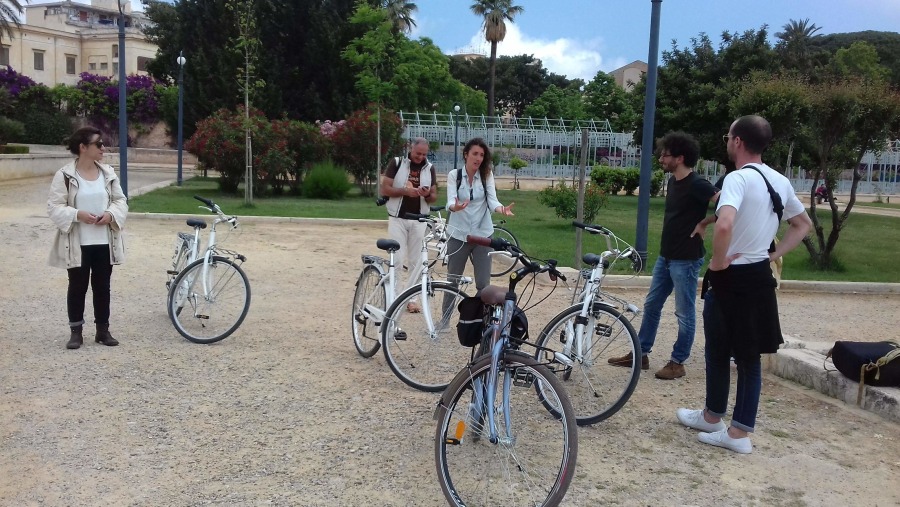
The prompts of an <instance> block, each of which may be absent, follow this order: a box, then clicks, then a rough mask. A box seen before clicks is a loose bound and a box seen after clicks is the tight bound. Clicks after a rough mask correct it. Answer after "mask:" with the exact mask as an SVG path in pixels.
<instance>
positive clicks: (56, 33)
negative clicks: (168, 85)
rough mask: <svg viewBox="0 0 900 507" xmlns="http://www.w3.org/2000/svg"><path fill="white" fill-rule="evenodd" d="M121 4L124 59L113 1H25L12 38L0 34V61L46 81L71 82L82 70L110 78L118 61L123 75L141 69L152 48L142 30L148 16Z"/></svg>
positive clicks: (151, 55)
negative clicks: (123, 69)
mask: <svg viewBox="0 0 900 507" xmlns="http://www.w3.org/2000/svg"><path fill="white" fill-rule="evenodd" d="M124 4H125V5H124V9H123V12H124V13H125V57H126V59H125V61H121V59H120V58H119V3H118V0H91V3H90V4H82V3H77V2H72V1H71V0H66V1H62V2H51V3H43V4H31V5H25V6H24V7H25V22H24V23H23V24H22V25H21V26H20V27H18V28H17V27H16V26H15V25H12V26H11V27H10V28H11V29H12V32H13V38H12V39H10V38H9V37H8V36H7V34H6V33H0V65H3V66H9V67H12V68H13V69H15V71H16V72H18V73H20V74H24V75H26V76H28V77H30V78H31V79H33V80H34V81H36V82H38V83H42V84H45V85H47V86H54V85H57V84H67V85H74V84H76V83H78V80H79V74H81V73H82V72H90V73H91V74H97V75H100V76H109V77H112V78H113V79H115V78H117V77H118V75H119V65H120V64H121V65H125V73H126V74H146V73H147V64H148V63H149V62H150V61H151V60H152V59H153V58H154V57H155V56H156V50H157V47H156V45H154V44H151V43H150V42H147V40H146V37H145V36H144V33H143V31H142V28H143V27H144V26H146V25H147V24H148V23H149V20H148V18H147V17H146V16H144V14H143V13H142V12H134V11H132V10H131V2H130V1H126V2H124Z"/></svg>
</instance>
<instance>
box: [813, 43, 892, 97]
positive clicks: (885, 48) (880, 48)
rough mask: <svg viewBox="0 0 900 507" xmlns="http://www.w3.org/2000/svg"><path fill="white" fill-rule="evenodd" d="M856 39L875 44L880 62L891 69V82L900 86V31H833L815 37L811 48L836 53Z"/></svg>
mask: <svg viewBox="0 0 900 507" xmlns="http://www.w3.org/2000/svg"><path fill="white" fill-rule="evenodd" d="M856 41H864V42H868V43H869V44H871V45H873V46H875V50H876V51H877V52H878V57H879V58H880V61H879V63H880V64H881V65H884V66H885V67H887V68H888V69H890V70H891V83H893V84H894V85H897V86H900V33H897V32H876V31H872V30H869V31H865V32H852V33H833V34H830V35H821V36H819V37H813V38H812V39H810V41H809V45H810V49H812V50H813V51H816V50H819V51H824V52H827V53H829V54H832V55H833V54H835V53H836V52H837V50H838V49H841V48H847V47H850V45H851V44H853V43H854V42H856Z"/></svg>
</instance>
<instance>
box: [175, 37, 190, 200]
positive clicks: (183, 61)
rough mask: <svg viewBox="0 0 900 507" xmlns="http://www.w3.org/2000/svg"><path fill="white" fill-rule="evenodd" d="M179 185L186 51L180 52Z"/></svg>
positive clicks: (179, 179)
mask: <svg viewBox="0 0 900 507" xmlns="http://www.w3.org/2000/svg"><path fill="white" fill-rule="evenodd" d="M175 61H176V62H178V186H179V187H180V186H181V163H182V161H181V147H182V139H183V138H184V137H183V132H184V64H185V62H187V60H186V59H185V58H184V51H179V52H178V58H177V59H176V60H175Z"/></svg>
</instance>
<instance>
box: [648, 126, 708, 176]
mask: <svg viewBox="0 0 900 507" xmlns="http://www.w3.org/2000/svg"><path fill="white" fill-rule="evenodd" d="M656 149H657V151H659V152H660V153H661V152H663V151H665V152H667V153H668V154H669V155H672V156H673V157H684V165H686V166H688V167H691V168H692V167H694V166H695V165H697V160H699V159H700V143H698V142H697V140H696V139H694V136H692V135H690V134H688V133H686V132H681V131H679V132H669V133H668V134H666V135H664V136H663V137H661V138H660V139H658V140H657V141H656Z"/></svg>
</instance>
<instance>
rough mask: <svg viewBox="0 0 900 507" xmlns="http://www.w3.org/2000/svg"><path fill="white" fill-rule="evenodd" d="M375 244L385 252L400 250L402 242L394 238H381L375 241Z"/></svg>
mask: <svg viewBox="0 0 900 507" xmlns="http://www.w3.org/2000/svg"><path fill="white" fill-rule="evenodd" d="M375 246H377V247H378V248H379V249H381V250H384V251H385V252H396V251H397V250H400V243H398V242H397V241H394V240H393V239H379V240H378V241H376V242H375Z"/></svg>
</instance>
